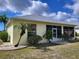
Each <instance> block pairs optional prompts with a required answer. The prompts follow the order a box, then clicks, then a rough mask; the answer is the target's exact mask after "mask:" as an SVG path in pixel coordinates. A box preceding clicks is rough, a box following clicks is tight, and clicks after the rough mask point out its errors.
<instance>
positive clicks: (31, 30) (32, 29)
mask: <svg viewBox="0 0 79 59" xmlns="http://www.w3.org/2000/svg"><path fill="white" fill-rule="evenodd" d="M32 35H36V24H28V37H29V36H32Z"/></svg>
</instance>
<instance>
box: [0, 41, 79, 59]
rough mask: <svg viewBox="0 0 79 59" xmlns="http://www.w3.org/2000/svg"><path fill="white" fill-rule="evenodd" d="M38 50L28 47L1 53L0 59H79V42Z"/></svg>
mask: <svg viewBox="0 0 79 59" xmlns="http://www.w3.org/2000/svg"><path fill="white" fill-rule="evenodd" d="M43 49H44V48H41V49H36V48H35V47H28V48H24V49H20V50H13V51H0V59H79V42H77V43H69V44H65V45H58V46H49V47H47V50H46V51H44V50H43Z"/></svg>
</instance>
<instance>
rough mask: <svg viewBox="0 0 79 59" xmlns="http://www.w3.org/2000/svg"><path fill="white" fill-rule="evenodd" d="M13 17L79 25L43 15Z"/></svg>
mask: <svg viewBox="0 0 79 59" xmlns="http://www.w3.org/2000/svg"><path fill="white" fill-rule="evenodd" d="M13 19H20V20H21V19H23V20H31V21H40V22H49V23H59V24H66V25H73V26H77V25H78V24H76V23H71V22H64V21H56V20H52V19H51V18H47V17H41V16H29V15H28V16H19V17H14V18H13Z"/></svg>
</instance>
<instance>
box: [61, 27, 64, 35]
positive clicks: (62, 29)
mask: <svg viewBox="0 0 79 59" xmlns="http://www.w3.org/2000/svg"><path fill="white" fill-rule="evenodd" d="M61 32H62V35H63V34H64V28H63V26H61Z"/></svg>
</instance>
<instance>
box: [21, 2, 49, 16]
mask: <svg viewBox="0 0 79 59" xmlns="http://www.w3.org/2000/svg"><path fill="white" fill-rule="evenodd" d="M47 7H48V5H47V4H46V3H42V2H40V1H32V6H30V7H28V8H26V9H25V10H23V11H22V15H27V14H29V15H31V14H32V15H41V14H42V13H43V12H44V11H46V10H47Z"/></svg>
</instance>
